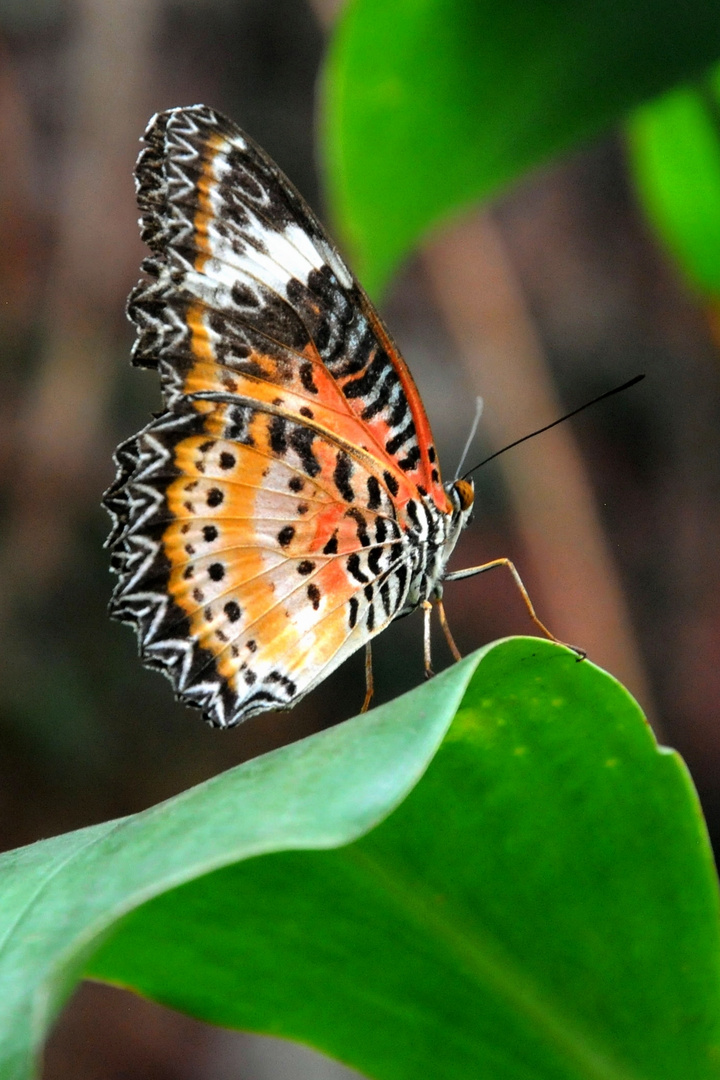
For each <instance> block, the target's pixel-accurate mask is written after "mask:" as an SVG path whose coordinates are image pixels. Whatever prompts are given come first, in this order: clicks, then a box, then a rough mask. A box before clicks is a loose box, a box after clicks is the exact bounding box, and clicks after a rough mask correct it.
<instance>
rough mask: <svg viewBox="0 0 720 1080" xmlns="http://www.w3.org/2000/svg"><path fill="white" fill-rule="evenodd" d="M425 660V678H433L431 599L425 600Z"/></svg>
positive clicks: (423, 604) (423, 605)
mask: <svg viewBox="0 0 720 1080" xmlns="http://www.w3.org/2000/svg"><path fill="white" fill-rule="evenodd" d="M422 609H423V662H424V664H425V678H426V679H431V678H432V677H433V675H434V674H435V672H434V671H433V669H432V655H431V650H430V616H431V615H432V604H431V603H430V601H429V600H423V602H422Z"/></svg>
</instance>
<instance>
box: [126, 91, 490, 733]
mask: <svg viewBox="0 0 720 1080" xmlns="http://www.w3.org/2000/svg"><path fill="white" fill-rule="evenodd" d="M145 140H146V148H145V149H144V150H143V152H142V153H141V155H140V158H139V160H138V164H137V169H136V182H137V195H138V204H139V207H140V211H141V214H142V223H141V224H142V235H143V239H144V240H145V241H146V243H147V244H148V246H149V248H150V251H151V254H150V256H149V257H148V258H147V259H146V260H145V262H144V263H143V270H144V272H145V275H146V276H145V278H144V280H142V281H141V282H140V283H139V284H138V285H137V286H136V288H135V289H134V291H133V292H132V294H131V296H130V301H129V308H128V310H129V314H130V317H131V319H132V320H133V322H134V323H135V324H136V326H137V331H138V334H137V340H136V343H135V346H134V351H133V360H134V362H135V363H136V364H139V365H141V366H143V367H152V368H156V369H157V370H158V372H159V374H160V379H161V384H162V391H163V401H164V408H163V411H162V413H161V414H160V415H159V416H157V418H156V419H154V420H152V421H151V423H149V424H148V425H147V427H146V428H144V430H143V431H141V432H140V433H139V434H138V435H136V436H134V437H133V438H131V439H129V440H128V441H127V442H125V443H124V444H123V445H122V446H120V448H119V449H118V451H117V454H116V462H117V466H118V473H117V477H116V480H115V482H114V484H113V485H112V487H111V488H110V489H109V490H108V492H106V495H105V505H106V507H107V508H108V509H109V511H110V513H111V515H112V517H113V530H112V533H111V536H110V538H109V540H108V544H109V546H110V548H111V550H112V559H113V569H114V571H115V572H116V573H117V575H118V578H119V580H118V583H117V586H116V588H115V591H114V594H113V598H112V602H111V613H112V615H113V616H114V617H115V618H118V619H120V620H122V621H124V622H128V623H131V624H132V625H133V626H134V627H135V629H136V631H137V635H138V640H139V647H140V653H141V656H142V659H143V661H144V662H145V663H146V664H147V665H148V666H150V667H154V668H158V669H160V670H161V671H163V672H164V673H165V674H166V675H167V676H168V677H169V678H170V679H171V681H172V683H173V686H174V688H175V691H176V693H177V694H178V696H179V697H180V699H181V700H182V701H183V702H185V703H186V704H189V705H193V706H196V707H198V708H200V709H202V710H203V713H204V715H205V717H206V718H207V719H208V720H209V721H210V722H211V723H213V724H215V725H218V726H223V727H224V726H228V725H233V724H236V723H238V722H240V721H242V720H244V719H246V718H247V717H249V716H252V715H254V714H256V713H259V712H262V711H263V710H265V709H272V708H287V707H289V706H291V705H293V704H294V703H295V702H296V701H298V700H299V699H300V698H301V697H302V696H303V695H304V694H306V693H307V692H308V691H309V690H311V689H312V688H313V687H315V686H316V685H317V684H318V683H319V682H320V681H321V680H322V679H324V678H325V677H326V676H327V675H329V674H330V672H331V671H333V670H334V669H335V668H336V667H337V666H338V665H339V664H341V663H342V662H343V661H344V660H345V659H346V658H347V657H348V656H350V655H351V654H352V653H354V652H355V651H356V650H357V649H359V648H360V647H361V646H363V645H365V644H366V643H368V642H369V641H370V639H371V638H373V637H374V636H375V635H376V634H379V633H380V632H381V631H382V630H383V629H384V628H385V627H386V626H388V624H389V623H390V622H391V621H392V620H393V619H395V618H397V617H398V616H400V615H404V614H407V613H408V612H410V611H412V610H413V609H414V608H416V607H418V606H420V605H424V606H426V609H427V610H428V611H429V606H428V602H432V601H437V600H439V598H440V582H441V580H442V579H443V576H444V573H445V566H446V563H447V561H448V559H449V557H450V554H451V553H452V551H453V548H454V547H455V544H456V542H457V539H458V536H459V534H460V532H461V531H462V529H463V528H464V526H465V525H466V524H467V522H468V520H469V517H470V513H471V510H472V502H473V487H472V483H471V482H470V481H467V480H460V481H456V482H454V483H450V484H446V485H443V484H442V482H441V479H440V471H439V467H438V463H437V458H436V452H435V448H434V445H433V441H432V435H431V432H430V427H429V424H428V420H427V417H426V415H425V411H424V409H423V405H422V402H421V400H420V397H419V395H418V392H417V389H416V388H415V385H414V383H413V380H412V377H411V375H410V373H409V371H408V369H407V367H406V365H405V363H404V361H403V359H402V357H401V356H400V354H399V353H398V351H397V349H396V347H395V346H394V345H393V343H392V341H391V339H390V337H389V335H388V333H387V331H386V329H385V327H384V326H383V324H382V323H381V321H380V319H379V317H378V315H377V313H376V312H375V310H374V309H373V307H372V305H371V303H370V301H369V300H368V298H367V296H366V294H365V293H364V292H363V290H362V288H361V287H360V285H359V284H358V282H357V281H356V280H355V278H354V277H353V275H352V274H351V273H350V271H349V270H348V268H347V266H346V265H345V263H344V261H343V260H342V258H341V256H340V255H339V253H338V251H337V250H336V248H335V247H334V246H333V244H332V243H331V242H330V240H329V239H328V237H327V236H326V234H325V232H324V231H323V228H322V226H321V225H320V224H319V222H318V220H317V219H316V217H315V216H314V215H313V213H312V212H311V211H310V209H309V208H308V206H307V205H306V203H305V202H304V200H303V199H302V198H301V196H300V195H299V194H298V193H297V191H296V190H295V189H294V188H293V186H292V185H291V184H290V182H289V181H288V180H287V179H286V178H285V177H284V176H283V174H282V173H281V172H280V171H279V169H278V168H277V166H276V165H275V164H274V163H273V162H272V161H271V160H270V159H269V158H268V157H267V155H266V154H265V153H264V152H263V151H262V150H261V149H260V148H259V147H257V146H256V145H255V144H254V143H253V142H252V141H251V140H250V139H249V138H248V137H247V136H246V135H244V134H243V133H242V132H241V131H240V130H239V129H238V128H237V127H236V126H235V125H234V124H232V123H231V122H230V121H228V120H226V119H225V118H223V117H222V116H220V115H219V114H217V113H216V112H214V111H213V110H211V109H209V108H206V107H204V106H195V107H192V108H184V109H173V110H170V111H168V112H165V113H161V114H159V115H157V116H155V117H154V118H153V119H152V120H151V122H150V124H149V126H148V128H147V131H146V133H145ZM441 616H442V612H441Z"/></svg>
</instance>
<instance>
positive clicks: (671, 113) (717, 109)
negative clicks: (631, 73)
mask: <svg viewBox="0 0 720 1080" xmlns="http://www.w3.org/2000/svg"><path fill="white" fill-rule="evenodd" d="M719 90H720V69H718V70H716V72H715V74H714V76H713V77H712V78H711V79H708V80H707V81H706V82H705V83H704V84H703V85H701V86H697V87H686V88H683V89H680V90H675V91H674V92H673V93H671V94H666V95H665V96H664V97H662V98H661V99H660V100H658V101H654V102H651V103H650V104H649V105H645V106H643V107H642V108H640V109H638V110H637V111H636V112H635V114H634V115H633V116H632V117H631V119H630V121H629V123H628V137H629V146H630V161H631V166H632V169H633V172H634V176H635V182H636V187H637V190H638V193H639V195H640V197H641V200H642V202H643V205H644V208H645V211H646V213H647V215H648V217H649V219H650V221H651V222H652V223H653V225H654V227H655V229H656V230H657V232H658V234H659V236H660V237H661V239H662V240H663V242H664V243H665V245H666V246H667V248H668V249H669V251H670V252H671V253H672V255H673V256H674V257H675V259H676V260H677V262H678V263H679V265H680V267H681V269H682V270H683V271H684V273H685V275H686V277H687V278H688V280H689V282H690V283H691V284H692V285H693V286H694V287H695V288H697V289H699V290H700V291H702V292H704V293H707V294H709V295H710V296H711V297H712V296H714V297H717V296H720V95H719V93H718V91H719Z"/></svg>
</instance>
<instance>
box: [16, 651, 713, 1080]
mask: <svg viewBox="0 0 720 1080" xmlns="http://www.w3.org/2000/svg"><path fill="white" fill-rule="evenodd" d="M468 683H469V684H470V685H469V686H468ZM461 701H462V706H461V708H460V710H459V712H457V708H458V705H459V703H460V702H461ZM456 712H457V715H456V716H455V719H454V721H453V723H452V726H450V727H449V724H450V720H451V718H452V717H453V715H454V714H455V713H456ZM448 727H449V730H448ZM443 739H444V741H442V745H441V747H440V749H439V751H438V752H437V754H436V756H434V757H433V755H434V754H435V751H436V749H437V746H438V744H439V743H440V742H441V740H443ZM430 762H431V763H430ZM429 763H430V766H429V768H427V766H428V764H429ZM426 769H427V771H425V770H426ZM413 785H416V786H413ZM411 789H412V790H411ZM408 791H410V794H409V796H408V797H407V798H406V799H405V801H404V802H401V800H402V799H403V797H404V796H405V795H406V794H407V793H408ZM391 811H394V812H392V813H391ZM388 814H390V816H389V817H388V816H387V815H388ZM373 826H377V827H375V828H374V829H373ZM368 830H372V831H369V832H368ZM339 845H346V846H339ZM301 849H315V850H301ZM0 870H1V873H2V882H3V888H2V893H1V902H2V908H1V910H0V925H1V926H2V930H3V947H2V951H1V952H0V1076H1V1077H2V1078H3V1080H5V1078H12V1080H16V1078H18V1080H19V1078H23V1077H26V1076H27V1075H28V1069H29V1061H30V1060H31V1048H32V1047H33V1045H34V1044H35V1043H36V1042H37V1040H38V1039H40V1038H41V1037H42V1033H43V1031H44V1030H45V1028H46V1026H47V1024H48V1022H49V1021H50V1019H51V1018H52V1016H53V1015H54V1014H55V1011H56V1009H57V1007H58V1006H59V1003H60V1002H61V1000H62V999H63V997H64V996H65V995H66V993H67V992H68V990H69V987H70V986H71V985H72V982H73V980H74V979H75V978H77V975H78V973H79V971H80V970H81V968H82V965H83V964H84V965H85V966H86V970H87V971H88V972H90V973H91V974H93V975H95V976H97V977H100V978H105V979H109V980H110V981H116V982H119V983H121V984H125V985H129V986H132V987H135V988H136V989H139V990H140V991H141V992H142V993H145V994H147V995H149V996H151V997H153V998H155V999H157V1000H159V1001H162V1002H165V1003H167V1004H170V1005H173V1006H175V1007H177V1008H180V1009H183V1010H186V1011H188V1012H191V1013H193V1014H194V1015H197V1016H200V1017H203V1018H205V1019H208V1020H211V1021H214V1022H216V1023H221V1024H227V1025H238V1026H243V1027H247V1028H250V1029H255V1030H259V1031H267V1032H272V1033H274V1034H278V1035H283V1036H286V1037H290V1038H296V1039H300V1040H302V1041H305V1042H309V1043H312V1044H313V1045H316V1046H318V1047H319V1048H321V1049H323V1050H325V1051H327V1052H328V1053H330V1054H332V1055H335V1056H337V1057H339V1058H342V1059H344V1060H346V1061H347V1062H349V1063H351V1064H353V1065H355V1066H356V1067H357V1068H359V1069H361V1070H363V1071H365V1072H366V1073H367V1074H369V1075H370V1076H375V1077H379V1078H388V1080H390V1078H401V1077H402V1078H410V1077H413V1078H414V1077H416V1076H417V1075H419V1074H420V1075H423V1076H427V1077H428V1078H430V1080H433V1078H438V1080H439V1078H441V1077H442V1078H443V1080H452V1078H456V1077H457V1078H459V1077H463V1078H467V1077H477V1076H482V1077H488V1078H492V1080H503V1078H507V1080H510V1078H511V1077H512V1080H530V1078H532V1080H580V1078H582V1080H588V1078H590V1080H641V1078H645V1080H670V1078H673V1080H677V1077H683V1080H701V1078H702V1080H705V1078H710V1077H718V1076H720V1056H719V1053H720V949H719V948H718V946H719V944H720V943H719V941H718V927H719V922H718V895H717V891H716V883H715V876H714V870H713V864H712V859H711V854H710V850H709V846H708V842H707V837H706V834H705V831H704V826H703V822H702V818H701V815H700V812H699V809H698V805H697V800H696V798H695V794H694V791H693V789H692V785H691V783H690V781H689V779H688V776H687V774H686V772H685V769H684V767H683V765H682V763H681V761H680V760H679V759H678V757H677V756H676V755H675V754H672V753H669V752H667V751H662V750H658V749H657V747H656V745H655V742H654V740H653V737H652V734H651V732H650V731H649V729H648V728H647V726H646V724H645V722H644V720H643V718H642V716H641V714H640V712H639V710H638V708H637V706H636V705H635V703H634V702H633V701H632V700H631V699H630V698H629V696H628V695H627V693H626V692H625V691H624V690H623V689H622V687H620V686H619V685H618V684H617V683H616V682H615V681H614V680H613V679H611V678H610V677H609V676H607V675H605V674H604V673H603V672H601V671H599V670H598V669H596V668H594V667H593V665H592V664H590V663H589V662H585V663H582V664H580V663H577V662H576V659H575V657H574V656H572V655H571V654H569V653H568V652H567V651H565V650H563V649H561V648H559V647H557V646H554V645H551V644H549V643H547V642H543V641H538V640H537V639H534V638H519V639H513V640H511V641H508V642H504V643H500V644H497V645H495V646H490V647H488V648H487V649H486V650H483V651H481V652H480V653H477V654H475V655H474V656H473V657H470V658H468V659H467V660H466V661H463V662H462V663H461V664H458V665H456V666H454V667H453V668H452V669H450V670H449V671H447V672H445V673H443V674H442V675H440V676H438V677H437V678H435V679H433V680H432V681H431V682H430V683H428V684H426V685H424V686H422V687H420V688H419V689H418V690H416V691H413V692H412V693H411V694H409V695H406V696H405V697H403V698H401V699H399V700H398V701H396V702H393V703H392V704H391V705H388V706H386V707H383V708H381V709H378V710H376V711H375V712H373V713H370V714H368V715H366V716H365V717H360V718H357V719H355V720H352V721H349V722H348V723H346V724H343V725H340V726H339V727H337V728H334V729H332V730H330V731H327V732H324V733H322V734H320V735H317V736H313V737H312V738H310V739H307V740H304V741H303V742H301V743H296V744H294V745H293V746H290V747H287V748H284V749H282V750H279V751H276V752H274V753H272V754H268V755H267V756H265V757H263V758H259V759H256V760H254V761H251V762H249V763H247V764H245V765H242V766H240V767H239V768H237V769H234V770H232V771H230V772H228V773H226V774H224V775H222V776H220V777H218V778H216V779H215V780H213V781H211V782H210V783H208V784H204V785H201V786H200V787H198V788H195V789H193V790H192V791H190V792H187V793H186V794H184V795H182V796H179V797H178V798H176V799H172V800H170V801H169V802H167V803H164V804H162V805H161V806H158V807H155V808H153V809H152V810H150V811H148V812H146V813H144V814H140V815H137V816H135V817H132V818H127V819H124V820H122V821H119V822H114V823H109V824H108V825H104V826H100V827H96V828H91V829H86V830H82V831H81V832H80V833H74V834H71V835H69V836H66V837H60V838H56V839H54V840H49V841H46V842H43V843H40V844H37V845H34V846H33V847H30V848H27V849H24V850H22V851H19V852H16V853H11V854H10V855H7V856H5V857H3V859H2V860H0ZM123 916H124V918H123ZM103 938H104V939H105V940H104V943H103ZM98 948H99V951H98ZM93 954H94V955H93Z"/></svg>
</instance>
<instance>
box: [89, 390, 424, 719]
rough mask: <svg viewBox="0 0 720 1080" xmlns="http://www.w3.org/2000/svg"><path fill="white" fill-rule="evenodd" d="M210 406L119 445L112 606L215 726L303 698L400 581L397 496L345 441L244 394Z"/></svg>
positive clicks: (188, 410) (373, 624)
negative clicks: (358, 497) (116, 580)
mask: <svg viewBox="0 0 720 1080" xmlns="http://www.w3.org/2000/svg"><path fill="white" fill-rule="evenodd" d="M204 404H205V406H206V411H205V412H203V413H200V412H198V411H197V410H196V409H194V408H193V407H192V406H190V405H188V406H187V407H185V408H180V409H177V410H174V411H170V412H168V413H166V414H164V415H163V416H161V417H159V418H158V419H157V420H155V421H153V422H152V423H151V424H149V425H148V427H147V428H146V429H145V431H143V432H141V434H140V435H139V436H137V437H136V438H135V439H133V440H130V442H129V443H127V444H125V446H124V447H122V448H121V450H120V451H119V453H118V463H119V465H120V475H119V477H118V480H117V481H116V484H115V485H114V487H113V488H112V489H111V490H110V492H109V493H108V496H107V497H106V502H107V505H108V506H109V507H110V508H111V509H112V511H113V513H114V515H115V518H116V521H117V527H116V532H115V534H114V536H113V537H112V538H111V543H112V544H113V546H114V550H115V560H116V569H117V570H118V571H119V573H120V576H121V582H120V584H119V586H118V589H117V590H116V593H115V596H114V599H113V614H114V615H115V616H116V617H118V618H120V619H123V620H125V621H129V622H132V623H134V624H135V625H136V627H137V630H138V636H139V640H140V646H141V652H142V655H143V659H144V660H145V661H146V663H148V664H149V665H150V666H154V667H158V668H160V669H161V670H163V671H164V672H165V674H167V675H168V676H169V677H170V678H171V679H172V681H173V684H174V686H175V689H176V691H177V692H178V694H179V695H180V697H181V699H182V700H184V701H186V702H187V703H189V704H195V705H198V706H199V707H201V708H202V709H203V710H204V712H205V713H206V715H207V716H208V718H209V719H211V720H212V721H213V722H214V723H216V724H219V725H221V726H225V725H228V724H234V723H237V722H238V721H240V720H243V719H245V718H246V717H248V716H251V715H253V713H255V712H259V711H262V710H263V709H266V708H268V707H275V708H277V707H283V706H287V705H289V704H290V703H293V702H294V701H296V700H298V699H299V698H300V697H301V696H302V695H303V694H305V693H306V692H307V691H308V690H309V689H310V688H311V687H312V686H314V685H315V684H316V683H317V682H318V681H320V679H322V678H324V677H325V676H326V675H327V674H329V673H330V672H331V671H332V670H334V668H335V667H337V666H338V664H340V663H342V661H343V660H344V659H345V658H346V657H347V656H349V655H351V653H352V652H354V651H355V650H356V649H357V648H358V647H360V646H361V645H362V644H363V642H364V641H366V640H367V639H368V638H369V637H371V636H373V635H374V634H375V633H378V632H379V631H380V630H382V629H383V628H384V627H385V626H386V625H387V624H388V623H389V622H390V621H391V620H392V618H393V617H394V616H395V614H396V613H397V612H398V610H399V609H400V608H401V607H402V605H403V602H404V600H405V597H406V595H407V589H408V584H409V579H408V572H407V568H406V565H405V563H406V560H407V554H406V550H405V547H406V544H405V542H404V541H403V532H402V529H401V528H400V526H399V525H398V523H397V520H396V512H395V509H394V506H393V503H392V499H391V498H390V497H389V496H388V494H387V492H385V490H384V489H383V487H382V485H381V484H380V482H379V481H378V480H377V478H376V477H375V476H374V475H373V473H372V472H370V471H368V469H367V466H366V463H365V462H364V461H363V460H360V459H358V458H357V457H356V456H353V453H352V450H351V449H349V448H345V447H344V446H342V445H341V444H339V443H337V442H333V441H331V440H330V439H329V438H328V437H327V436H326V435H324V434H322V433H320V432H315V431H313V430H312V429H308V428H307V427H305V426H304V425H302V424H301V423H299V422H296V421H293V420H289V419H287V418H285V417H283V416H280V415H279V414H278V413H273V412H267V411H265V410H264V409H262V408H259V407H258V406H257V405H256V404H255V403H252V402H241V403H234V404H229V403H215V404H211V403H209V402H205V403H204ZM278 420H281V421H282V424H283V427H282V438H280V437H279V430H280V429H279V426H278ZM355 490H358V491H364V492H371V493H372V495H371V496H369V497H367V498H365V499H364V505H363V508H362V509H360V508H359V507H358V506H355V505H353V503H354V502H355V499H354V497H353V493H354V492H355ZM368 503H372V509H371V508H369V506H368Z"/></svg>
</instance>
